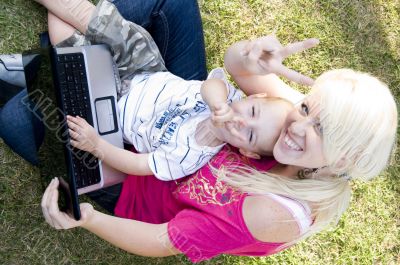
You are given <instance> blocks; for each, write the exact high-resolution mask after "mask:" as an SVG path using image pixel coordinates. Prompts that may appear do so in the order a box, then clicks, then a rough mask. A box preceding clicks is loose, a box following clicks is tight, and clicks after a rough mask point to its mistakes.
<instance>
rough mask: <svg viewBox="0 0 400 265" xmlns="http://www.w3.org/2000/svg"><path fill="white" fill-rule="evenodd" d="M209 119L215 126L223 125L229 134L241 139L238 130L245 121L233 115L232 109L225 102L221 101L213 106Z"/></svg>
mask: <svg viewBox="0 0 400 265" xmlns="http://www.w3.org/2000/svg"><path fill="white" fill-rule="evenodd" d="M211 120H212V122H213V124H214V125H215V126H217V127H225V128H226V129H227V130H228V131H230V133H231V134H233V135H235V136H236V137H238V138H241V139H242V140H243V136H242V135H241V134H240V133H239V131H238V130H239V129H240V128H241V127H242V126H245V125H246V121H245V120H244V119H243V118H242V117H240V116H238V115H235V112H234V111H233V109H232V108H231V107H230V106H229V105H228V104H227V103H226V102H221V103H220V104H218V105H216V106H215V107H214V111H213V114H212V117H211Z"/></svg>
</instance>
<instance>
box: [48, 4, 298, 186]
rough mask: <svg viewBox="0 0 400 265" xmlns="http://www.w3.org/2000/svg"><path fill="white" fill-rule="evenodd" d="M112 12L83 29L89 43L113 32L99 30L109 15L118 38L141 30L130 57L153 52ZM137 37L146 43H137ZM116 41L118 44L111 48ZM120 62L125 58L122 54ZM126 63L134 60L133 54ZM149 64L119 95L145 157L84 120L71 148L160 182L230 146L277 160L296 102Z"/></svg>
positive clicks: (127, 133)
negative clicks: (275, 153)
mask: <svg viewBox="0 0 400 265" xmlns="http://www.w3.org/2000/svg"><path fill="white" fill-rule="evenodd" d="M81 2H83V1H81ZM48 3H49V4H51V2H48ZM105 9H107V11H104V10H105ZM110 9H113V5H112V4H110V3H108V2H106V1H104V2H100V4H99V5H98V7H97V16H96V15H94V16H93V17H92V20H91V21H90V23H89V25H88V28H87V30H86V32H85V27H84V26H82V25H80V27H81V31H82V32H85V35H86V36H85V37H86V38H91V39H92V40H93V39H96V41H97V42H101V40H102V37H103V35H104V34H106V33H104V32H107V30H108V28H105V29H104V28H102V27H101V26H102V25H101V23H104V17H106V16H108V17H107V19H109V20H113V23H110V21H107V22H105V24H106V25H105V26H109V25H111V26H113V27H118V26H120V27H121V28H122V30H121V29H120V30H119V31H120V32H124V29H127V25H129V27H130V28H129V29H128V30H137V32H130V33H128V34H126V35H129V36H133V38H136V39H140V40H141V41H142V45H137V46H136V47H134V48H133V51H132V52H136V50H139V51H143V49H142V50H140V49H141V48H142V47H150V48H154V43H153V41H152V39H151V37H150V35H148V34H147V33H145V32H143V31H144V30H143V29H138V26H137V25H135V24H133V23H131V22H127V21H125V20H123V19H122V18H121V17H120V15H119V14H118V13H117V12H116V11H115V10H110ZM110 14H112V16H113V17H111V15H110ZM100 16H103V17H102V18H99V17H100ZM116 20H117V22H118V23H115V21H116ZM96 23H98V24H100V25H98V24H96ZM49 27H50V26H49ZM82 28H83V30H82ZM115 31H118V30H115ZM138 32H139V33H140V34H142V36H141V37H137V33H138ZM50 34H52V29H51V27H50ZM90 35H91V36H90ZM103 39H105V40H109V39H110V38H103ZM115 39H118V38H114V39H113V40H111V42H112V41H115ZM124 41H125V42H126V43H122V45H128V44H127V43H128V42H132V40H131V39H129V40H128V39H124ZM107 44H108V43H107ZM111 46H113V45H111ZM136 48H137V49H136ZM157 53H158V50H156V53H154V54H153V56H148V57H149V58H153V57H154V58H161V56H160V55H159V54H157ZM114 54H116V52H115V50H114ZM119 56H120V58H119V59H121V56H122V55H121V54H120V55H119ZM126 56H129V58H131V57H130V56H131V54H126ZM117 59H118V58H117ZM125 62H126V60H125ZM117 63H118V60H117ZM128 65H129V63H128ZM143 65H149V66H150V68H148V69H146V68H145V67H143V68H142V69H136V70H142V72H141V73H140V72H139V71H136V72H135V71H132V72H130V73H129V71H127V70H126V67H125V69H124V71H125V72H124V73H123V74H121V72H120V74H121V75H122V76H123V77H124V76H129V78H125V80H124V81H125V82H123V83H124V84H125V88H126V87H128V88H127V89H125V91H124V92H123V93H120V94H121V97H120V99H119V101H118V109H119V115H120V123H121V124H120V126H121V128H122V130H123V135H124V140H125V141H126V142H128V143H130V144H132V145H133V146H134V147H135V149H136V150H137V151H138V152H139V153H133V152H130V151H127V150H123V149H119V148H117V147H115V146H113V145H111V144H109V143H107V142H106V141H104V140H103V139H102V138H100V137H99V136H98V135H97V133H96V132H95V130H94V129H93V127H91V126H90V125H89V124H88V123H87V122H86V121H85V120H84V119H82V118H80V117H71V116H68V117H67V121H68V126H69V128H70V129H69V133H70V136H71V138H72V139H71V144H72V146H74V147H77V148H79V149H82V150H85V151H88V152H90V153H93V154H94V155H95V156H97V157H99V158H100V159H101V160H102V161H103V163H107V164H109V165H110V166H112V167H114V168H116V169H118V170H120V171H122V172H125V173H127V174H132V175H155V176H156V177H157V178H159V179H161V180H173V179H178V178H181V177H184V176H187V175H189V174H191V173H193V172H195V171H197V170H198V169H199V168H201V167H202V166H203V165H205V164H206V163H207V162H208V161H209V160H210V158H211V157H212V156H214V155H215V154H216V153H217V152H218V151H219V150H220V149H221V148H222V146H223V145H224V144H225V143H229V144H231V145H233V146H235V147H237V148H239V150H240V152H241V153H242V154H243V155H245V156H248V157H251V158H259V157H260V155H268V154H271V153H272V148H273V146H274V144H275V142H276V140H277V138H278V136H279V134H280V131H281V128H282V125H283V122H284V120H285V118H286V114H287V113H288V112H289V111H291V110H292V108H293V107H292V105H291V104H290V103H288V102H286V101H284V100H280V99H266V98H265V95H260V94H258V95H253V96H250V97H247V98H243V96H244V94H243V93H242V92H241V91H239V90H237V89H235V88H234V87H233V86H232V85H230V84H229V83H228V82H227V81H226V78H225V75H224V73H223V70H221V69H216V70H213V71H212V72H211V73H210V78H209V79H208V80H206V81H204V82H201V81H186V80H183V79H181V78H179V77H177V76H175V75H173V74H172V73H169V72H166V71H165V72H162V71H159V69H157V68H156V67H154V65H157V64H154V63H149V62H147V64H143ZM119 66H120V67H121V64H119ZM128 68H129V66H128ZM155 69H156V71H155ZM143 70H144V71H143ZM161 70H163V69H161ZM133 73H134V75H132V74H133ZM132 76H133V78H132ZM123 79H124V78H123ZM127 84H128V85H127Z"/></svg>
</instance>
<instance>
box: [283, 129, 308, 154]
mask: <svg viewBox="0 0 400 265" xmlns="http://www.w3.org/2000/svg"><path fill="white" fill-rule="evenodd" d="M283 141H284V142H285V144H286V146H287V147H288V148H289V149H291V150H295V151H303V149H302V148H301V147H300V146H299V145H298V144H297V143H295V142H294V141H293V140H292V139H291V138H290V137H289V135H288V134H287V132H286V134H285V137H284V138H283Z"/></svg>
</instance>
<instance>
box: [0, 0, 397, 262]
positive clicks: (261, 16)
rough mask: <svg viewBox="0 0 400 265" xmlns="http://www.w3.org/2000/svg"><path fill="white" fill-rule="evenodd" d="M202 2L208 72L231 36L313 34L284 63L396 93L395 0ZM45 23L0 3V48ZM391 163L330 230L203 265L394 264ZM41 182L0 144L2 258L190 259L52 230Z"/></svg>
mask: <svg viewBox="0 0 400 265" xmlns="http://www.w3.org/2000/svg"><path fill="white" fill-rule="evenodd" d="M200 6H201V12H202V16H203V22H204V31H205V36H206V45H207V46H206V48H207V56H208V58H207V60H208V67H209V69H211V68H213V67H217V66H220V65H222V58H223V53H224V51H225V49H226V48H227V47H228V45H230V44H231V43H232V42H234V41H237V40H239V39H243V38H251V37H256V36H261V35H264V34H268V33H271V32H273V31H275V32H276V34H277V36H278V37H279V38H280V39H281V40H282V42H283V43H288V42H291V41H295V40H299V39H303V38H309V37H316V38H319V39H320V40H321V44H320V45H319V47H317V48H314V49H312V50H309V51H306V52H304V53H301V54H297V55H295V56H292V57H291V58H289V59H288V60H287V61H286V62H285V63H286V65H288V66H289V67H292V68H293V69H296V70H298V71H301V72H302V73H304V74H308V75H310V76H312V77H317V76H318V75H319V74H321V73H322V72H324V71H326V70H329V69H332V68H344V67H348V68H354V69H357V70H362V71H366V72H370V73H372V74H374V75H375V76H377V77H379V78H380V79H382V80H383V81H385V82H386V83H387V84H388V85H389V86H390V88H391V90H392V92H393V94H394V95H395V97H396V100H399V99H400V90H399V87H400V27H399V24H398V23H399V21H400V1H399V0H391V1H384V0H363V1H357V0H340V1H339V0H331V1H317V0H299V1H294V0H286V1H282V0H270V1H265V0H247V1H245V0H231V1H225V0H208V1H200ZM45 23H46V21H45V12H44V10H43V9H42V8H40V7H39V6H38V5H36V4H35V3H33V1H26V0H2V1H1V2H0V28H1V30H0V53H17V52H20V51H22V50H24V49H27V48H29V47H33V46H36V45H37V43H38V38H37V34H38V33H39V32H41V31H43V30H45V29H46V24H45ZM291 85H294V84H291ZM294 86H295V87H296V88H298V89H300V90H302V91H306V88H304V87H301V86H297V85H294ZM399 160H400V154H399V152H397V153H396V154H395V156H394V159H393V163H392V164H393V165H392V166H391V167H390V168H389V169H388V170H386V171H385V172H384V173H383V174H382V175H381V176H380V177H377V178H376V179H375V180H373V181H371V182H369V183H360V182H355V183H353V199H352V203H351V206H350V208H349V209H348V211H347V212H346V214H345V215H344V216H343V218H342V219H341V221H340V223H339V225H338V226H337V227H336V228H333V229H331V230H329V231H325V232H323V233H320V234H318V235H316V236H313V237H311V238H309V239H307V240H306V241H305V242H302V243H300V244H298V245H297V246H295V247H293V248H291V249H289V250H286V251H284V252H282V253H279V254H277V255H273V256H270V257H264V258H252V257H233V256H220V257H218V258H215V259H213V260H212V261H210V262H204V263H203V264H213V265H216V264H238V265H239V264H257V265H261V264H400V229H399V226H400V202H399V198H400V197H399V194H400V188H399V187H400V185H399V184H400V183H399V177H398V176H399V175H400V169H399V164H400V163H399ZM39 183H40V181H39V174H38V171H37V169H35V168H33V167H31V166H29V165H28V164H27V163H26V162H24V161H23V160H22V159H21V158H19V157H18V156H17V155H15V154H13V153H12V152H11V151H10V150H9V149H8V148H7V147H6V146H5V145H4V144H3V143H1V142H0V238H1V240H0V261H1V263H2V264H161V265H167V264H190V263H189V262H188V261H187V259H186V258H184V257H183V256H177V257H170V258H163V259H155V258H144V257H138V256H135V255H131V254H128V253H126V252H124V251H121V250H119V249H117V248H115V247H113V246H111V245H110V244H108V243H106V242H104V241H102V240H100V239H98V238H97V237H96V236H94V235H93V234H90V233H88V232H86V231H84V230H83V229H73V230H71V231H61V232H60V231H56V230H53V229H50V228H49V226H47V225H46V223H45V222H44V219H43V218H42V215H41V211H40V205H39V202H40V198H41V193H42V189H41V186H40V184H39Z"/></svg>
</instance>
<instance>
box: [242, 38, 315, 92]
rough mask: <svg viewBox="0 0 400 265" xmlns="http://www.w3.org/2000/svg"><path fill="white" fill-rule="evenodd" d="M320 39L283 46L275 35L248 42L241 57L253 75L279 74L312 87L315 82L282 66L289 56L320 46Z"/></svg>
mask: <svg viewBox="0 0 400 265" xmlns="http://www.w3.org/2000/svg"><path fill="white" fill-rule="evenodd" d="M318 43H319V40H318V39H307V40H304V41H300V42H295V43H290V44H288V45H286V46H283V45H282V44H281V43H280V42H279V40H278V39H277V38H276V36H275V35H267V36H264V37H260V38H257V39H255V40H251V41H248V43H247V44H246V45H245V47H244V49H243V50H242V51H241V55H242V56H244V57H245V64H246V66H247V67H248V70H249V71H250V72H252V73H253V74H257V75H265V74H271V73H273V74H277V75H280V76H283V77H286V78H287V79H289V80H291V81H294V82H296V83H299V84H303V85H309V86H311V85H312V84H313V83H314V80H313V79H311V78H310V77H307V76H305V75H302V74H300V73H298V72H296V71H294V70H292V69H289V68H287V67H286V66H284V65H283V64H282V61H283V60H284V59H285V58H287V57H288V56H290V55H292V54H294V53H297V52H302V51H304V50H307V49H309V48H312V47H315V46H316V45H318Z"/></svg>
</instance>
